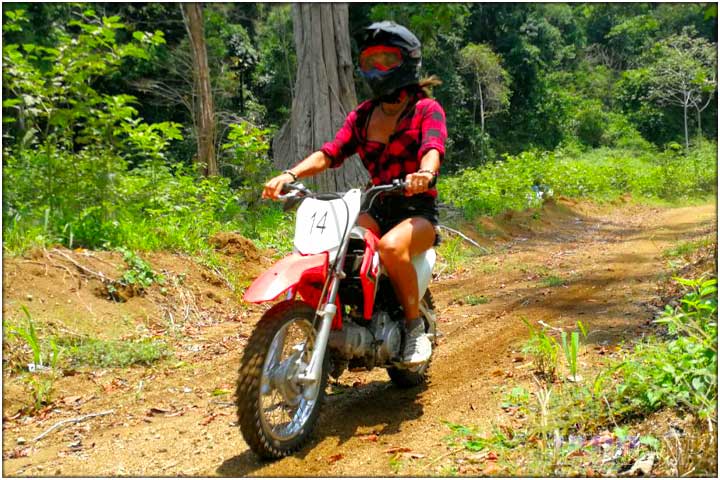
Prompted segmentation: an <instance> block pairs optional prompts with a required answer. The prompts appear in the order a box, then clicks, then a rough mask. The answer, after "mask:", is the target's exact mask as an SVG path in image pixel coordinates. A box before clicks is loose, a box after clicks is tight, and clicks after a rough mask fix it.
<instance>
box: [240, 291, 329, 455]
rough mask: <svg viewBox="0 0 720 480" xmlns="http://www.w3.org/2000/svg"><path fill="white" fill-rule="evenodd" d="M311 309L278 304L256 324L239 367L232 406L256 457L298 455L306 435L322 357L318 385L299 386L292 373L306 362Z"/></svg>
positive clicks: (314, 412) (319, 393)
mask: <svg viewBox="0 0 720 480" xmlns="http://www.w3.org/2000/svg"><path fill="white" fill-rule="evenodd" d="M314 316H315V310H314V309H313V308H312V307H310V306H309V305H308V304H306V303H304V302H301V301H297V300H291V301H285V302H281V303H278V304H277V305H275V306H274V307H272V308H271V309H270V310H268V311H267V312H266V313H265V314H264V315H263V316H262V318H261V319H260V321H259V322H258V324H257V326H256V327H255V331H254V332H253V334H252V335H251V336H250V339H249V341H248V345H247V347H246V348H245V352H244V354H243V358H242V360H241V362H240V372H239V375H238V382H237V390H236V398H237V399H236V402H237V409H238V423H239V425H240V430H241V432H242V434H243V437H244V438H245V441H246V442H247V444H248V445H249V446H250V448H251V449H252V450H253V451H254V452H255V453H256V454H257V455H258V456H260V457H261V458H264V459H277V458H282V457H285V456H287V455H290V454H292V453H294V452H295V451H297V450H299V449H300V448H301V447H302V446H303V445H304V444H305V442H306V441H307V440H308V439H309V437H310V435H311V434H312V431H313V428H314V426H315V422H316V420H317V417H318V414H319V412H320V405H321V403H322V401H323V399H324V395H325V387H326V384H327V372H328V363H327V362H328V355H325V361H324V362H323V371H322V375H321V377H320V381H319V385H303V384H302V383H300V382H298V381H297V376H298V373H299V372H301V371H303V370H304V369H305V367H307V365H308V364H309V362H310V357H311V356H312V352H313V347H314V343H315V334H316V332H315V329H314V328H313V318H314Z"/></svg>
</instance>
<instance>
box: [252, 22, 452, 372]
mask: <svg viewBox="0 0 720 480" xmlns="http://www.w3.org/2000/svg"><path fill="white" fill-rule="evenodd" d="M420 49H421V44H420V41H419V40H418V39H417V37H416V36H415V35H414V34H413V33H412V32H410V30H408V29H407V28H405V27H403V26H401V25H398V24H396V23H394V22H389V21H384V22H376V23H373V24H372V25H370V26H369V27H367V28H366V29H365V35H364V38H363V41H362V43H361V46H360V57H359V69H360V73H361V76H362V77H363V78H364V79H365V81H366V82H367V83H368V85H369V87H370V89H371V91H372V93H373V98H372V99H370V100H366V101H364V102H362V103H361V104H360V105H358V107H357V108H355V110H353V111H352V112H350V113H349V114H348V116H347V118H346V119H345V122H344V124H343V126H342V127H341V128H340V130H339V131H338V132H337V134H336V136H335V139H334V140H332V141H329V142H327V143H325V144H324V145H323V146H322V148H320V150H318V151H316V152H314V153H312V154H311V155H309V156H308V157H307V158H305V159H304V160H302V161H301V162H299V163H298V164H297V165H295V166H294V167H293V168H291V169H289V170H286V171H285V172H283V173H282V174H281V175H278V176H276V177H274V178H272V179H271V180H269V181H268V182H267V183H266V184H265V188H264V190H263V198H272V199H276V198H277V197H278V196H279V195H280V193H281V191H282V187H283V185H284V184H286V183H290V182H293V181H296V180H297V179H299V178H302V177H309V176H312V175H315V174H317V173H320V172H322V171H323V170H325V169H327V168H337V167H339V166H340V165H341V164H342V162H343V161H344V160H345V159H346V158H347V157H349V156H351V155H353V154H355V153H357V154H358V155H359V156H360V159H361V160H362V162H363V165H364V166H365V168H366V169H367V170H368V173H369V174H370V176H371V178H372V183H373V184H374V185H381V184H388V183H391V182H392V181H393V180H396V179H401V180H404V181H405V182H406V183H407V188H406V191H405V197H398V196H386V197H382V198H379V199H377V200H376V201H375V202H374V204H373V205H372V207H371V208H370V210H369V211H368V212H365V213H363V214H361V216H360V217H359V219H358V225H360V226H362V227H365V228H368V229H370V230H372V231H373V232H374V233H376V234H377V235H378V237H380V243H379V254H380V258H381V260H382V262H383V265H384V266H385V269H386V271H387V274H388V277H389V278H390V281H391V283H392V285H393V288H394V289H395V293H396V295H397V297H398V300H399V301H400V303H401V304H402V307H403V311H404V314H405V332H406V335H405V347H404V350H403V354H402V363H404V364H406V365H408V366H412V365H417V364H421V363H424V362H426V361H427V360H428V359H429V358H430V355H431V354H432V345H431V342H430V340H429V339H428V337H427V336H426V334H425V328H424V325H423V322H422V319H421V318H420V311H419V299H418V284H417V277H416V274H415V270H414V267H413V265H412V263H411V261H410V260H411V258H412V257H413V256H415V255H417V254H419V253H422V252H423V251H425V250H427V249H429V248H431V247H432V246H433V245H434V244H435V242H436V231H435V227H436V226H437V224H438V209H437V200H436V199H437V190H436V189H435V188H434V186H433V187H431V184H433V180H434V179H435V177H437V175H438V172H439V170H440V164H441V162H442V160H443V157H444V154H445V139H446V138H447V130H446V126H445V112H444V110H443V108H442V107H441V106H440V104H439V103H438V102H437V101H436V100H434V99H431V98H429V95H428V92H427V87H429V86H433V85H437V84H439V83H440V81H439V80H437V78H436V77H430V78H428V79H423V80H421V79H420V66H421V63H422V55H421V50H420Z"/></svg>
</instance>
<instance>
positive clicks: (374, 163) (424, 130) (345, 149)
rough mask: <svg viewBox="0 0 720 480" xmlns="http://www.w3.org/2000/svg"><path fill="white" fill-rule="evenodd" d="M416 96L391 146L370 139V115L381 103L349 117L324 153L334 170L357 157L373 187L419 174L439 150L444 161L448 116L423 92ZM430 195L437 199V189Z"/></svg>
mask: <svg viewBox="0 0 720 480" xmlns="http://www.w3.org/2000/svg"><path fill="white" fill-rule="evenodd" d="M413 95H414V98H412V99H411V101H410V103H409V104H408V106H407V107H406V108H405V110H404V111H403V113H402V114H401V115H400V118H399V119H398V122H397V125H396V126H395V131H394V132H393V133H392V134H391V135H390V139H389V140H388V143H387V145H386V144H384V143H380V142H376V141H372V140H368V139H367V128H368V124H369V123H370V115H372V112H373V109H374V108H375V106H376V105H377V104H378V103H377V101H375V100H367V101H365V102H363V103H361V104H360V105H358V107H357V108H356V109H355V110H353V111H352V112H350V114H348V116H347V118H346V119H345V123H344V124H343V126H342V128H340V130H339V131H338V132H337V134H336V135H335V139H334V140H332V141H330V142H327V143H326V144H325V145H323V146H322V148H321V149H320V150H322V151H323V152H324V153H325V154H326V155H327V156H328V157H330V160H331V163H330V166H331V167H332V168H337V167H339V166H340V165H342V163H343V161H344V160H345V159H346V158H347V157H349V156H351V155H353V154H355V153H357V154H358V155H360V159H361V160H362V162H363V165H365V168H367V170H368V172H369V173H370V177H371V178H372V183H373V184H374V185H384V184H388V183H391V182H392V181H393V180H395V179H402V180H404V179H405V175H407V174H409V173H415V172H417V171H418V170H419V169H420V160H422V157H423V155H425V153H427V151H428V150H430V149H433V148H434V149H435V150H437V151H438V152H439V153H440V160H441V161H442V159H443V157H444V155H445V139H446V138H447V129H446V128H445V112H444V111H443V108H442V107H441V106H440V104H439V103H438V102H437V101H435V100H433V99H431V98H428V97H427V96H426V95H425V94H424V93H423V92H422V91H421V90H418V91H417V92H415V93H413ZM427 193H428V194H429V195H431V196H432V197H437V190H436V189H435V188H432V189H430V190H428V191H427Z"/></svg>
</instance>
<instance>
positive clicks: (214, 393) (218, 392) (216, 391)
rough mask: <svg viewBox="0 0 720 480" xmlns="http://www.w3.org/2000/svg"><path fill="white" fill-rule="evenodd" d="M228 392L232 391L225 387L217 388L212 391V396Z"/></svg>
mask: <svg viewBox="0 0 720 480" xmlns="http://www.w3.org/2000/svg"><path fill="white" fill-rule="evenodd" d="M228 393H231V391H230V390H226V389H224V388H216V389H215V390H213V391H212V396H213V397H219V396H220V395H227V394H228Z"/></svg>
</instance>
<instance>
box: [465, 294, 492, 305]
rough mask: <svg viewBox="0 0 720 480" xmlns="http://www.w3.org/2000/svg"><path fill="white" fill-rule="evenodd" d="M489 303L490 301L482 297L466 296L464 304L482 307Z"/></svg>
mask: <svg viewBox="0 0 720 480" xmlns="http://www.w3.org/2000/svg"><path fill="white" fill-rule="evenodd" d="M488 302H490V299H489V298H487V297H486V296H484V295H468V296H467V297H465V303H466V304H468V305H472V306H475V305H484V304H486V303H488Z"/></svg>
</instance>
